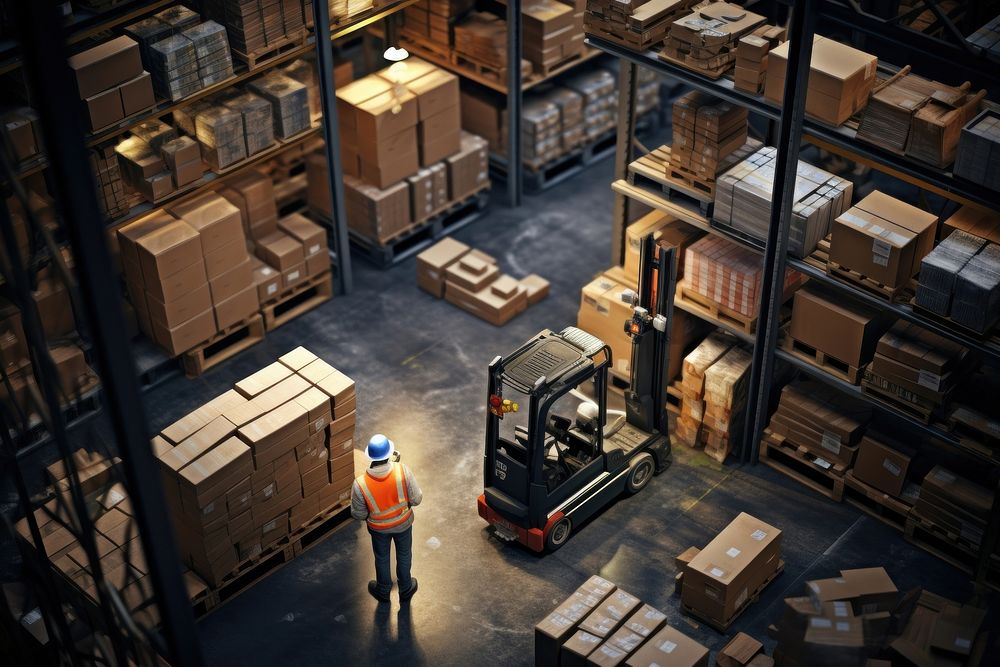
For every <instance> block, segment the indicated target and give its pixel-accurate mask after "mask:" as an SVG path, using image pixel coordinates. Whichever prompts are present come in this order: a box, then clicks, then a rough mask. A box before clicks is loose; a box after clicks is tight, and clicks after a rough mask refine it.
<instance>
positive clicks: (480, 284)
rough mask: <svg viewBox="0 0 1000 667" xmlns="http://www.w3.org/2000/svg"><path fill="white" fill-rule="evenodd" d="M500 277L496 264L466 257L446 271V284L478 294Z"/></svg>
mask: <svg viewBox="0 0 1000 667" xmlns="http://www.w3.org/2000/svg"><path fill="white" fill-rule="evenodd" d="M499 275H500V269H498V268H497V266H496V265H495V264H490V263H489V262H485V261H483V260H481V259H479V258H478V257H470V256H468V255H465V256H464V257H461V258H459V260H458V261H457V262H455V263H452V264H451V265H450V266H449V267H448V268H447V269H445V282H446V283H451V284H455V285H457V286H459V287H463V288H465V289H467V290H471V291H474V292H478V291H479V290H481V289H483V288H484V287H486V286H487V285H489V284H490V283H492V282H493V281H494V280H496V278H497V276H499Z"/></svg>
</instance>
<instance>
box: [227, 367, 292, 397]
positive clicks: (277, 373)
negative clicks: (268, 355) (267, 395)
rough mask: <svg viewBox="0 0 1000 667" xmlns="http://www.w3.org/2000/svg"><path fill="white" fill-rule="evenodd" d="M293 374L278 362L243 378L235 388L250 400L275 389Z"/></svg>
mask: <svg viewBox="0 0 1000 667" xmlns="http://www.w3.org/2000/svg"><path fill="white" fill-rule="evenodd" d="M291 374H292V371H291V369H289V368H288V367H287V366H285V365H284V364H282V363H281V362H278V361H276V362H274V363H273V364H269V365H267V366H265V367H264V368H262V369H260V370H259V371H257V372H256V373H254V374H252V375H249V376H247V377H245V378H243V379H242V380H240V381H239V382H237V383H236V384H235V385H234V386H235V388H236V391H238V392H239V393H240V394H242V395H243V396H245V397H246V398H248V399H249V398H253V397H255V396H257V395H258V394H260V393H262V392H263V391H264V390H265V389H269V388H271V387H273V386H274V385H276V384H278V383H279V382H281V381H282V380H284V379H285V378H287V377H288V376H290V375H291Z"/></svg>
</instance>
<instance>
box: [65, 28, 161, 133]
mask: <svg viewBox="0 0 1000 667" xmlns="http://www.w3.org/2000/svg"><path fill="white" fill-rule="evenodd" d="M69 67H70V69H71V70H72V71H73V82H74V84H75V85H76V91H75V92H76V94H77V96H78V97H77V99H79V100H81V103H82V105H83V107H84V112H85V113H84V117H85V118H87V121H88V126H89V129H90V130H91V131H93V132H97V131H99V130H102V129H104V128H106V127H108V126H110V125H114V124H115V123H117V122H118V121H120V120H122V119H123V118H125V117H126V116H131V115H133V114H136V113H139V112H140V111H144V110H146V109H148V108H149V107H151V106H153V103H154V99H153V85H152V80H151V78H150V75H149V72H147V71H145V70H144V69H143V68H142V60H141V58H140V55H139V45H138V44H137V43H136V42H135V40H133V39H131V38H130V37H127V36H125V35H122V36H121V37H117V38H115V39H113V40H111V41H108V42H105V43H103V44H100V45H99V46H95V47H93V48H91V49H88V50H86V51H83V52H82V53H78V54H77V55H75V56H72V57H71V58H70V59H69Z"/></svg>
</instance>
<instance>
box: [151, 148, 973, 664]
mask: <svg viewBox="0 0 1000 667" xmlns="http://www.w3.org/2000/svg"><path fill="white" fill-rule="evenodd" d="M611 171H612V167H611V161H610V160H609V161H606V162H605V163H603V164H601V165H598V166H595V167H594V168H592V169H591V170H589V171H588V172H586V173H584V174H583V175H581V176H580V177H577V178H575V179H570V180H569V181H567V182H565V183H563V184H562V185H560V186H559V187H557V188H555V189H554V190H552V191H550V192H549V193H547V194H546V195H544V196H534V197H528V198H527V202H526V205H525V207H524V208H523V209H521V210H519V211H516V212H512V211H510V210H508V209H506V208H502V207H500V206H496V207H495V208H493V209H492V210H491V211H490V213H489V214H488V215H487V216H485V217H484V218H483V219H481V220H479V221H478V222H476V223H475V224H474V225H472V226H471V227H470V228H466V229H465V230H462V231H461V232H460V233H459V234H457V237H458V238H459V239H461V240H462V241H465V242H466V243H469V244H470V245H472V246H473V247H477V248H480V249H482V250H484V251H486V252H489V253H492V254H494V255H496V256H497V258H498V260H499V263H500V265H501V268H502V269H503V270H504V271H506V272H509V273H512V274H513V275H515V276H520V275H525V274H527V273H532V272H535V273H538V274H540V275H542V276H544V277H546V278H548V279H549V280H550V281H551V282H552V291H551V295H550V297H549V299H548V300H547V301H545V302H543V303H542V304H541V305H538V306H535V307H533V308H531V309H529V310H528V312H527V313H526V314H523V315H521V316H520V317H518V318H516V319H515V320H513V321H512V322H511V323H510V324H508V325H507V326H506V327H503V328H496V327H493V326H492V325H489V324H487V323H485V322H483V321H481V320H478V319H476V318H474V317H473V316H471V315H468V314H466V313H465V312H463V311H460V310H458V309H456V308H454V307H453V306H451V305H450V304H448V303H446V302H444V301H438V300H435V299H433V298H432V297H431V296H430V295H428V294H425V293H423V292H421V291H419V290H418V289H417V287H416V285H415V280H414V273H415V270H414V261H413V260H412V259H411V260H409V261H407V262H405V263H403V264H402V265H401V266H398V267H396V268H394V269H393V270H391V271H387V272H380V271H377V270H375V269H373V268H372V267H370V266H369V265H367V264H364V263H362V262H361V261H358V263H357V267H356V269H355V271H356V273H355V280H356V292H355V293H354V294H352V295H351V296H350V297H349V298H340V299H334V300H333V301H331V302H329V303H327V304H325V305H324V306H323V307H322V308H320V309H318V310H316V311H313V312H312V313H310V314H308V315H306V316H304V317H302V318H300V319H298V320H296V321H294V322H292V323H291V324H288V325H286V326H285V327H283V328H282V329H280V330H278V331H277V332H275V333H273V334H269V335H268V337H267V339H266V340H265V342H264V343H263V344H261V345H258V346H257V347H255V348H253V349H251V350H248V351H247V352H245V353H243V354H242V355H241V356H240V357H238V358H236V359H235V360H234V361H232V362H230V363H227V364H224V365H222V366H221V367H220V368H217V369H214V370H212V371H210V372H209V373H207V374H206V375H205V376H203V377H201V378H199V379H197V380H194V381H189V380H185V379H183V378H177V379H175V380H173V381H171V382H168V383H166V384H165V385H163V386H161V387H159V388H157V389H156V390H154V391H153V392H151V393H150V394H149V395H148V405H149V406H151V409H150V414H152V415H155V417H154V419H155V423H153V424H152V426H153V428H154V429H160V428H162V427H163V426H165V425H166V424H168V423H170V422H171V421H173V420H174V419H176V418H178V417H179V416H181V415H183V414H185V413H186V412H188V411H189V410H191V409H193V408H194V407H196V406H197V405H199V404H200V403H202V402H203V401H204V400H205V399H206V398H209V397H211V396H214V395H216V394H218V393H221V392H222V391H224V390H225V389H227V388H229V387H230V386H231V384H232V383H233V382H234V381H235V380H238V379H240V378H241V377H243V376H245V375H248V374H249V373H251V372H252V371H254V370H256V369H258V368H260V367H261V366H262V365H264V364H266V363H269V362H271V361H273V359H274V358H275V357H276V356H277V355H279V354H282V353H284V352H286V351H288V350H290V349H291V348H293V347H295V346H296V345H300V344H301V345H305V346H307V347H309V348H310V349H311V350H313V351H314V352H316V353H317V354H319V355H320V356H322V357H323V358H325V359H327V360H328V361H329V362H330V363H332V364H333V365H334V366H336V367H337V368H340V369H342V370H344V371H345V372H346V373H348V374H349V375H351V376H352V377H353V378H354V379H355V380H356V381H357V391H358V397H359V401H358V431H357V441H358V442H357V444H356V447H358V446H360V445H361V443H363V442H366V441H367V438H368V437H369V436H370V435H371V434H372V433H374V432H379V431H381V432H384V433H386V434H388V435H389V436H390V437H391V438H393V439H394V440H395V442H396V444H397V447H398V448H399V450H400V451H401V452H402V455H403V459H404V461H406V462H407V463H408V464H409V465H410V466H411V468H412V469H413V471H414V473H415V474H416V475H417V477H418V479H419V481H420V484H421V486H422V487H423V490H424V503H423V505H421V506H420V507H419V508H418V509H417V510H416V523H415V527H414V574H415V576H417V577H418V578H419V580H420V590H419V592H418V594H417V595H416V597H415V598H414V600H413V603H412V606H411V607H410V608H409V609H407V608H405V607H404V608H402V609H401V608H400V606H399V603H398V601H397V599H396V593H395V591H394V592H393V602H392V604H391V606H388V607H387V606H385V605H382V606H381V607H378V606H377V605H376V603H375V601H374V600H372V599H371V598H370V597H369V596H368V593H367V592H366V590H365V584H366V582H367V581H368V579H370V578H372V575H373V571H372V563H373V559H372V555H371V548H370V542H369V538H368V535H367V533H366V531H365V530H364V528H363V527H362V526H359V525H356V524H351V525H348V526H345V527H344V528H343V529H341V530H339V531H337V532H336V533H334V534H333V535H332V536H330V537H329V538H328V539H327V540H326V541H324V542H323V543H322V544H320V545H319V546H317V547H316V548H314V549H312V550H311V551H309V552H307V553H306V554H304V555H303V556H301V557H299V558H298V559H296V560H293V561H292V562H290V563H289V564H287V565H286V566H285V567H284V568H282V569H281V570H279V571H278V572H277V573H275V574H274V575H272V576H271V577H269V578H267V579H266V580H264V581H262V582H260V583H258V584H257V585H256V586H254V587H253V588H252V589H250V590H248V591H246V592H245V593H243V594H241V595H240V596H238V597H237V598H235V599H233V600H231V601H230V602H228V603H226V604H225V605H223V606H222V607H221V608H219V609H217V610H216V611H215V612H214V613H212V614H210V615H209V616H208V617H206V618H205V619H204V620H202V621H201V622H200V623H199V630H200V634H201V638H202V642H203V647H204V651H205V653H206V655H207V659H208V663H209V664H210V665H219V666H221V665H231V664H239V665H241V666H244V667H253V666H256V665H276V664H282V663H284V664H294V665H303V666H304V665H329V664H345V665H364V664H392V665H423V664H437V665H499V664H504V665H527V664H532V662H533V659H532V647H533V626H534V624H535V623H536V622H537V621H538V620H540V619H541V618H542V617H543V616H544V615H545V614H546V613H547V612H548V611H550V610H551V609H552V608H553V607H554V606H555V605H556V604H557V603H558V602H560V601H561V600H562V599H563V598H564V597H566V596H567V595H568V594H569V593H571V592H572V591H573V590H574V589H575V588H576V586H578V585H579V584H580V583H581V582H582V581H583V580H584V579H586V578H587V577H588V576H589V575H591V574H594V573H599V574H601V575H603V576H605V577H607V578H609V579H611V580H612V581H614V582H616V583H617V584H619V585H620V586H622V587H623V588H625V589H626V590H628V591H630V592H632V593H634V594H636V595H637V596H639V597H640V598H641V599H643V600H645V601H648V602H649V603H650V604H653V605H655V606H657V607H659V608H660V609H662V610H663V611H664V612H666V613H667V614H668V622H670V623H671V624H674V625H676V626H677V627H678V628H680V629H681V630H682V631H683V632H685V633H687V634H689V635H691V636H692V637H694V638H695V639H697V640H698V641H701V642H703V643H705V644H706V645H708V646H710V647H711V648H713V649H717V648H720V647H721V646H722V645H723V644H724V643H725V638H724V637H723V636H722V635H719V634H718V633H716V632H715V631H713V630H711V629H708V628H704V627H699V626H697V625H692V624H691V623H690V622H689V621H688V620H687V619H686V618H685V617H683V616H681V615H680V613H679V610H678V600H677V599H676V598H673V597H672V589H673V578H674V572H675V568H674V564H673V558H674V556H675V555H677V554H679V553H680V552H681V551H683V550H684V549H685V548H686V547H688V546H690V545H696V546H703V545H704V544H705V543H706V542H707V541H708V540H709V539H710V538H711V536H713V535H714V534H715V533H716V532H717V531H718V530H720V529H721V528H722V527H724V526H725V525H726V524H727V523H728V522H729V521H730V520H731V519H732V517H733V516H734V515H735V514H737V513H738V512H740V511H747V512H750V513H751V514H754V515H756V516H758V517H760V518H761V519H763V520H765V521H767V522H769V523H772V524H774V525H776V526H778V527H780V528H782V529H783V530H784V533H785V536H784V544H783V548H782V551H783V557H784V560H785V562H786V569H785V573H784V574H783V575H782V576H781V577H780V578H779V579H778V580H777V581H776V582H775V583H774V584H772V585H771V586H770V587H769V589H767V590H766V592H765V594H764V595H763V597H762V598H761V600H760V601H759V602H758V603H757V604H755V605H753V606H752V607H751V608H750V609H749V611H748V612H747V613H746V614H745V615H744V616H743V617H742V618H740V619H739V621H738V622H737V623H736V626H735V628H734V631H735V630H745V631H747V632H749V633H751V634H753V635H754V636H756V637H758V638H760V639H764V636H765V629H766V627H767V625H768V624H769V623H770V622H772V621H774V620H776V618H777V616H778V615H779V614H780V609H781V600H782V598H783V597H786V596H789V595H800V594H802V592H803V582H804V581H805V580H806V579H812V578H818V577H825V576H833V575H835V574H836V572H837V570H838V569H840V568H847V567H860V566H868V565H886V566H887V567H888V568H889V571H890V574H891V575H892V576H893V578H894V579H895V580H896V582H897V584H898V585H899V587H900V588H901V589H906V588H910V587H914V586H916V585H919V584H920V582H921V581H935V582H937V583H936V584H935V586H936V589H935V590H936V592H939V593H946V594H948V595H949V597H953V598H955V599H959V600H963V599H966V598H967V597H968V595H969V594H970V593H971V590H970V585H969V583H968V581H967V580H966V579H965V577H964V576H962V575H960V574H959V573H958V572H957V571H956V570H954V569H952V568H950V567H949V566H947V565H945V564H944V563H942V562H941V561H939V560H937V559H935V558H933V557H931V556H929V555H927V554H925V553H924V552H922V551H918V550H915V549H913V548H911V547H909V546H908V545H907V544H906V543H905V542H904V541H903V540H902V539H901V538H900V537H899V536H898V534H897V533H896V532H894V531H892V530H891V529H889V528H888V527H885V526H883V525H881V524H879V523H878V522H876V521H874V520H873V519H870V518H867V517H863V516H862V515H860V514H859V513H858V512H857V511H856V510H854V509H853V508H851V507H850V506H846V505H836V504H833V503H831V502H829V501H827V500H826V499H824V498H821V497H820V496H818V495H816V494H814V493H812V492H811V491H809V490H808V489H806V488H804V487H802V486H800V485H798V484H796V483H794V482H792V481H791V480H788V479H786V478H784V477H782V476H780V475H778V474H777V473H775V472H774V471H772V470H770V469H769V468H766V467H764V466H756V467H752V468H750V467H745V468H741V467H736V466H726V467H722V466H720V465H719V464H717V463H716V462H715V461H713V460H711V459H709V458H707V457H705V456H704V455H702V454H692V453H691V452H690V451H687V450H685V451H682V452H678V456H677V459H678V462H677V463H676V464H675V465H674V466H673V467H672V468H671V469H670V470H669V471H667V472H666V473H665V474H663V475H661V476H660V477H659V478H657V479H655V480H654V481H653V482H652V483H651V484H650V486H649V488H647V490H645V491H644V492H643V493H642V494H640V495H638V496H636V497H632V498H628V499H623V500H622V501H620V502H618V503H617V504H615V505H613V506H612V507H610V508H609V509H608V510H607V511H605V512H604V513H603V514H602V515H600V516H598V517H597V518H595V519H594V520H593V521H591V522H590V524H589V525H588V526H585V527H583V528H582V529H581V530H579V532H577V534H576V535H575V537H573V538H572V539H571V540H570V542H569V543H568V544H567V545H566V546H565V547H564V548H563V549H562V550H561V551H560V552H558V553H557V554H554V555H550V556H547V557H536V556H534V555H531V554H529V553H528V552H527V551H525V550H522V549H520V548H517V547H513V546H509V545H504V544H501V543H498V542H497V540H495V539H493V538H491V537H490V535H489V534H488V533H487V532H486V530H485V524H484V523H483V522H482V521H481V520H480V519H479V517H478V516H477V513H476V506H475V499H476V497H477V496H478V495H479V494H480V493H481V491H482V468H481V466H482V463H481V461H482V447H483V427H484V423H485V410H486V397H485V389H486V388H485V381H486V380H485V371H486V365H487V364H488V363H489V361H490V360H491V359H492V358H493V357H494V356H495V355H496V354H501V353H506V352H509V351H510V350H512V349H513V348H514V347H516V346H517V345H518V344H520V343H521V342H523V341H524V340H525V339H527V338H528V337H529V336H531V335H533V334H534V333H536V332H537V331H538V330H540V329H541V328H545V327H549V328H554V329H558V328H561V327H563V326H566V325H568V324H572V323H573V322H574V321H575V317H576V309H577V305H578V300H579V290H580V287H581V286H582V285H583V284H584V283H586V282H587V281H588V280H589V279H590V278H591V277H592V275H593V274H595V273H596V272H598V271H600V270H602V269H604V268H606V267H607V265H608V258H609V251H608V248H609V247H610V246H609V238H610V222H609V219H610V209H611V197H610V193H609V188H608V183H609V182H610V177H611ZM502 197H503V192H502V189H501V190H500V191H498V192H497V194H496V198H497V199H501V198H502ZM152 406H156V409H155V410H154V409H152ZM779 488H780V491H779V490H777V489H779ZM779 493H780V494H781V495H780V496H779V495H778V494H779ZM779 497H780V498H781V499H782V500H781V502H780V503H776V502H775V499H776V498H779ZM918 573H919V574H918ZM769 648H770V646H769Z"/></svg>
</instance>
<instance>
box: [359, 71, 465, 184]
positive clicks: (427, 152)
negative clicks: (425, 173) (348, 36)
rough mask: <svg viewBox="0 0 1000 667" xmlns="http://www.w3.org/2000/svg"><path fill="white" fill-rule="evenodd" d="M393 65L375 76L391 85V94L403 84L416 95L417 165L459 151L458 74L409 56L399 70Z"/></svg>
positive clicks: (428, 163)
mask: <svg viewBox="0 0 1000 667" xmlns="http://www.w3.org/2000/svg"><path fill="white" fill-rule="evenodd" d="M395 67H396V66H390V67H389V68H387V69H384V70H382V71H380V72H378V73H377V75H378V76H380V77H381V78H383V79H385V80H386V81H388V82H389V83H391V84H393V92H394V94H398V92H399V91H398V90H397V87H399V86H402V87H403V88H404V89H405V90H406V91H408V92H410V93H411V94H413V96H414V97H415V98H416V103H417V144H418V146H419V149H420V165H421V166H423V167H427V166H430V165H431V164H433V163H435V162H438V161H440V160H443V159H444V158H445V157H447V156H448V155H451V154H452V153H456V152H458V150H459V149H460V147H461V136H460V135H461V129H462V128H461V107H460V105H459V92H458V77H457V76H455V75H454V74H452V73H450V72H447V71H445V70H443V69H440V68H438V67H435V66H433V65H431V64H429V63H426V62H424V61H422V60H419V59H417V58H408V59H407V60H406V61H405V68H402V69H401V70H400V71H396V69H394V68H395Z"/></svg>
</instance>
